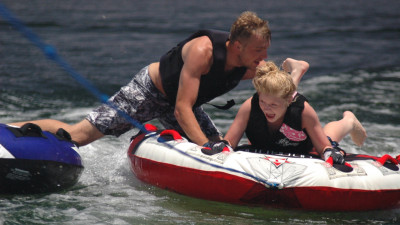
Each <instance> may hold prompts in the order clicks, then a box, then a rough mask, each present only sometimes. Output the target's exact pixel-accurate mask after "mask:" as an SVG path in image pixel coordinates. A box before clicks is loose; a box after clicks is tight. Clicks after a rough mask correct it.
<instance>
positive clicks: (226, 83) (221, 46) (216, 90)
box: [160, 30, 247, 107]
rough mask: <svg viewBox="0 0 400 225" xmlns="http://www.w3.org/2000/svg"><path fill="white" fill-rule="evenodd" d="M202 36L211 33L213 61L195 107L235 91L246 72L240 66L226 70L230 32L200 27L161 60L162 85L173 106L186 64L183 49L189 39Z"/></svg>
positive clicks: (201, 86)
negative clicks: (201, 28) (200, 28)
mask: <svg viewBox="0 0 400 225" xmlns="http://www.w3.org/2000/svg"><path fill="white" fill-rule="evenodd" d="M200 36H207V37H209V38H210V40H211V42H212V45H213V64H212V66H211V69H210V71H209V73H207V74H205V75H202V76H201V80H200V87H199V93H198V97H197V100H196V102H195V104H194V107H197V106H200V105H202V104H204V103H206V102H209V101H211V100H212V99H214V98H215V97H218V96H220V95H223V94H225V93H227V92H228V91H230V90H232V89H233V88H234V87H236V86H237V85H238V84H239V81H240V80H241V79H242V78H243V76H244V74H245V73H246V70H247V68H246V67H237V68H235V69H233V70H232V71H229V72H225V71H224V69H225V62H226V54H227V53H226V41H228V39H229V33H228V32H223V31H215V30H200V31H198V32H196V33H194V34H192V35H191V36H190V37H189V38H187V39H185V40H184V41H182V42H180V43H179V44H178V45H177V46H176V47H174V48H172V49H171V50H170V51H168V52H167V53H166V54H165V55H163V56H162V57H161V59H160V75H161V80H162V85H163V88H164V91H165V93H166V95H167V98H168V101H169V102H170V104H171V105H175V101H176V95H177V91H178V84H179V77H180V74H181V69H182V67H183V60H182V48H183V46H184V45H185V44H186V43H187V42H189V41H190V40H192V39H194V38H197V37H200Z"/></svg>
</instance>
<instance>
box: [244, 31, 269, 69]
mask: <svg viewBox="0 0 400 225" xmlns="http://www.w3.org/2000/svg"><path fill="white" fill-rule="evenodd" d="M240 45H241V50H240V55H239V59H240V62H241V64H242V65H243V66H245V67H247V68H248V69H255V68H256V67H257V66H258V65H259V63H260V62H261V61H263V60H264V59H266V58H267V57H268V54H267V49H268V48H269V46H270V40H266V39H265V38H262V37H260V36H258V35H252V36H251V37H250V38H249V39H248V40H246V41H243V43H240Z"/></svg>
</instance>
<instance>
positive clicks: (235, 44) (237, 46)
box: [233, 41, 243, 52]
mask: <svg viewBox="0 0 400 225" xmlns="http://www.w3.org/2000/svg"><path fill="white" fill-rule="evenodd" d="M233 48H234V49H235V50H237V51H239V52H240V51H242V49H243V45H242V43H240V42H239V41H235V42H233Z"/></svg>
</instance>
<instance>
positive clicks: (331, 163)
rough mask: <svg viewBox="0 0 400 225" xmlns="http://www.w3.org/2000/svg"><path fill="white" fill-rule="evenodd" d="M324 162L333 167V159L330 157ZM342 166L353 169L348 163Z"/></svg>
mask: <svg viewBox="0 0 400 225" xmlns="http://www.w3.org/2000/svg"><path fill="white" fill-rule="evenodd" d="M325 162H327V163H329V164H330V165H331V166H333V158H332V156H331V157H329V158H328V159H327V160H326V161H325ZM344 165H345V166H347V167H350V168H353V167H352V166H351V165H350V163H348V162H344Z"/></svg>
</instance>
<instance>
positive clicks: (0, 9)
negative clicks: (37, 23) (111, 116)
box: [0, 3, 279, 188]
mask: <svg viewBox="0 0 400 225" xmlns="http://www.w3.org/2000/svg"><path fill="white" fill-rule="evenodd" d="M0 15H1V16H2V17H3V18H4V19H6V20H7V21H8V23H9V24H11V25H12V26H13V27H14V28H15V29H16V30H18V31H19V32H20V33H21V34H23V35H24V36H25V37H26V38H27V39H28V40H29V41H31V42H32V43H33V44H34V45H36V46H37V47H38V48H39V49H40V50H42V52H43V54H44V55H46V56H47V58H48V59H50V60H52V61H54V62H55V63H56V64H58V65H59V66H60V67H61V68H63V69H64V70H65V71H66V72H67V73H68V74H69V75H70V76H71V77H72V78H74V79H75V80H76V81H77V82H78V83H79V84H80V85H81V86H82V87H84V88H85V89H87V90H88V91H89V92H90V93H91V94H93V95H94V96H95V97H96V98H97V99H98V100H99V101H100V102H102V103H104V104H107V105H108V106H110V107H111V108H113V109H114V110H116V111H117V112H118V113H119V114H120V115H121V116H123V117H124V118H125V119H126V120H127V121H129V122H130V123H131V124H132V125H133V126H135V127H136V128H138V129H140V130H141V131H142V132H144V133H146V134H148V133H149V131H148V130H146V128H145V127H144V126H143V124H141V123H140V122H138V121H136V120H135V119H133V118H132V117H130V116H129V115H128V114H127V113H126V112H125V111H123V110H120V109H119V108H118V107H117V106H115V105H114V104H113V103H112V102H110V101H108V99H109V96H107V95H106V94H103V93H101V92H100V91H99V90H98V89H97V88H96V87H95V86H94V85H92V84H91V83H90V82H89V81H88V80H87V79H85V78H84V77H83V76H82V75H80V74H79V73H78V72H77V71H76V70H74V69H73V68H72V67H71V66H70V65H69V64H68V63H67V62H66V61H65V60H64V59H63V58H62V57H61V56H59V55H58V53H57V51H56V49H55V48H54V47H53V46H51V45H49V44H46V43H45V42H43V41H42V40H41V39H40V37H38V36H37V35H36V34H35V33H34V32H32V31H31V30H30V29H29V28H28V27H26V26H25V25H24V24H23V23H22V22H21V21H20V20H18V19H17V18H16V17H15V16H14V15H13V14H12V13H11V11H10V10H8V9H7V7H6V6H5V5H3V4H2V3H0ZM163 143H164V144H165V145H167V146H168V147H169V148H171V149H174V150H175V151H178V152H179V153H181V154H183V155H185V156H187V157H189V158H192V159H194V160H196V161H198V162H200V163H203V164H207V165H209V166H212V167H214V168H218V169H224V170H227V171H231V172H234V173H240V174H242V175H244V176H247V177H250V178H252V179H254V180H256V181H258V182H260V183H263V184H264V185H266V186H268V187H270V188H278V186H279V184H276V183H270V182H268V181H266V180H265V179H262V178H259V177H256V176H254V175H252V174H249V173H246V172H243V171H239V170H236V169H232V168H227V167H223V166H219V165H215V164H212V163H209V162H207V161H204V160H202V159H200V158H197V157H195V156H192V155H190V154H188V153H186V152H183V151H181V150H179V149H177V148H175V147H174V146H172V145H170V144H168V143H166V142H163Z"/></svg>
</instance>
